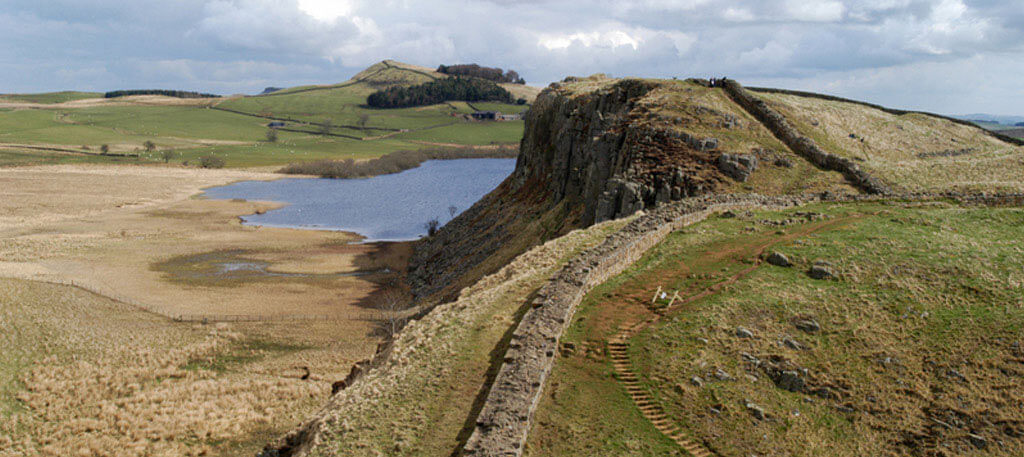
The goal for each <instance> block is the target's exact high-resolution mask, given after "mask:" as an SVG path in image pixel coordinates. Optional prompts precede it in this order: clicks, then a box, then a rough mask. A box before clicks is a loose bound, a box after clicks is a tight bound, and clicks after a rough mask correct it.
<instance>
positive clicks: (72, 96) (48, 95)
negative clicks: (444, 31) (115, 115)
mask: <svg viewBox="0 0 1024 457" xmlns="http://www.w3.org/2000/svg"><path fill="white" fill-rule="evenodd" d="M101 97H103V94H102V93H101V92H78V91H72V90H67V91H63V92H45V93H41V94H0V100H11V101H18V102H31V103H43V104H52V103H64V102H71V101H75V100H85V99H89V98H101Z"/></svg>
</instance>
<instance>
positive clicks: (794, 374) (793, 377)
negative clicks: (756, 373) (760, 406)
mask: <svg viewBox="0 0 1024 457" xmlns="http://www.w3.org/2000/svg"><path fill="white" fill-rule="evenodd" d="M775 385H777V386H779V388H780V389H785V390H788V391H790V392H803V391H804V389H805V388H806V387H807V385H806V384H805V383H804V379H803V378H801V377H800V372H799V371H783V372H782V373H781V374H779V377H778V378H776V379H775Z"/></svg>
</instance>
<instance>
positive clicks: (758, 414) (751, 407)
mask: <svg viewBox="0 0 1024 457" xmlns="http://www.w3.org/2000/svg"><path fill="white" fill-rule="evenodd" d="M745 406H746V407H747V412H749V413H750V415H751V416H754V419H757V420H759V421H763V420H765V419H767V418H768V414H767V413H765V412H764V408H762V407H760V406H757V405H755V404H753V403H751V402H749V401H748V402H746V405H745Z"/></svg>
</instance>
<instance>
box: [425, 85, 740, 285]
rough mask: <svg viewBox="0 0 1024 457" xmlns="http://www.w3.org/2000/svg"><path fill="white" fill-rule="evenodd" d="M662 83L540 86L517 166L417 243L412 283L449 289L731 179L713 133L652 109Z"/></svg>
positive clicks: (711, 115) (708, 115) (710, 114)
mask: <svg viewBox="0 0 1024 457" xmlns="http://www.w3.org/2000/svg"><path fill="white" fill-rule="evenodd" d="M665 84H666V82H664V81H648V80H639V79H623V80H605V79H584V80H577V79H572V78H570V79H568V80H567V81H566V82H564V83H556V84H553V85H551V86H550V87H548V88H547V89H545V90H544V91H543V92H542V93H541V94H540V95H539V96H538V98H537V100H536V102H535V103H534V105H533V106H532V107H531V109H530V111H529V113H528V114H527V116H526V131H525V134H524V137H523V140H522V142H521V144H520V154H519V158H518V161H517V163H516V169H515V172H514V173H513V174H512V175H511V176H510V177H509V178H508V180H506V181H505V182H504V183H503V184H502V185H501V186H500V187H499V188H498V189H496V190H495V191H494V192H492V193H491V194H490V195H488V196H487V197H485V198H484V199H482V200H481V201H480V202H478V203H477V204H476V205H474V206H473V207H472V208H470V209H469V210H467V211H466V212H465V213H463V214H462V215H460V216H459V217H458V218H456V219H455V220H453V221H451V222H450V223H448V224H447V225H446V226H445V227H443V228H442V229H441V230H440V231H439V232H438V233H437V234H436V235H435V236H434V237H432V238H430V239H427V240H424V241H422V242H421V243H419V245H418V246H417V248H416V252H415V254H414V256H413V259H412V262H411V267H410V274H409V278H410V283H411V285H412V288H413V292H414V293H415V294H416V295H417V296H418V297H421V298H423V297H428V296H436V297H438V298H446V299H450V298H453V295H452V294H454V293H455V292H457V290H458V289H459V288H461V287H464V286H465V285H468V284H471V283H472V281H474V280H476V279H478V278H480V277H482V276H483V275H485V274H488V273H491V272H493V271H495V270H497V268H500V267H501V266H502V265H504V264H505V263H507V261H508V260H510V259H511V258H512V257H514V256H515V255H516V254H518V253H520V252H523V251H525V250H526V249H528V248H529V247H530V246H532V245H534V244H538V243H541V242H544V241H545V240H547V239H550V238H552V237H555V236H558V235H561V234H563V233H565V232H566V231H568V230H570V229H573V228H577V227H584V226H589V225H591V224H593V223H596V222H601V221H605V220H609V219H615V218H620V217H625V216H628V215H631V214H633V213H635V212H637V211H639V210H642V209H646V208H652V207H654V206H656V205H657V204H660V203H664V202H668V201H671V200H679V199H681V198H685V197H690V196H696V195H703V194H707V193H712V192H715V191H717V190H720V188H721V187H723V185H724V184H725V183H727V182H730V181H731V178H729V177H727V175H726V174H725V173H724V172H723V171H722V169H720V167H719V165H718V162H719V160H718V159H719V158H720V157H721V156H722V154H723V153H722V151H720V150H719V141H718V140H717V139H715V138H711V137H708V138H703V137H700V136H699V135H694V134H690V133H687V131H685V130H681V129H679V128H678V127H679V122H678V121H679V119H678V118H672V117H668V116H663V115H660V114H656V113H655V112H654V111H655V110H656V108H657V107H658V105H657V103H655V102H653V101H652V100H650V95H651V94H653V93H654V92H655V91H657V90H658V89H659V88H662V87H663V86H664V85H665ZM669 84H671V82H670V83H669ZM704 114H705V115H706V116H705V117H706V118H714V117H715V116H716V115H718V116H724V117H726V118H728V117H730V116H729V115H727V114H724V113H717V114H716V113H715V112H714V111H713V110H708V111H707V112H706V113H704ZM715 122H719V120H715ZM747 163H749V162H747ZM730 165H735V164H733V163H731V162H730Z"/></svg>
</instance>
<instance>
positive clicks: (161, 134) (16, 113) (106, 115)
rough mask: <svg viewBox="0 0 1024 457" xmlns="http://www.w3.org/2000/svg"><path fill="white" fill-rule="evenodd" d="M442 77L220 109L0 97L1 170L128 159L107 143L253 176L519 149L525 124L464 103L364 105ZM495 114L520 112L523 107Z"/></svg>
mask: <svg viewBox="0 0 1024 457" xmlns="http://www.w3.org/2000/svg"><path fill="white" fill-rule="evenodd" d="M441 77H444V75H441V74H439V73H435V72H433V71H432V70H430V69H426V68H422V67H417V66H413V65H408V64H403V63H400V62H395V61H384V62H381V63H378V64H375V65H373V66H371V67H369V68H367V69H366V70H364V71H362V72H360V73H359V74H357V75H356V76H355V77H353V79H351V80H349V81H347V82H345V83H341V84H335V85H325V86H302V87H294V88H290V89H285V90H282V91H278V92H274V93H272V94H268V95H263V96H255V97H236V98H229V99H223V100H222V99H210V100H199V101H195V100H191V101H185V102H182V101H181V100H176V99H166V100H165V98H166V97H128V98H125V99H123V100H122V99H119V100H117V101H115V102H111V101H107V100H98V101H97V102H96V103H71V104H60V103H62V102H66V101H73V100H82V99H85V98H94V97H98V96H100V94H87V93H64V92H62V93H55V94H34V95H24V96H22V95H17V96H0V101H2V100H7V101H9V102H19V104H10V105H8V107H7V108H3V107H0V166H3V165H20V164H29V163H61V162H81V161H89V162H97V161H98V162H104V161H110V162H121V161H124V160H125V159H124V158H109V157H102V156H98V155H97V154H98V153H99V151H100V147H101V146H102V145H104V144H106V145H107V146H108V147H109V150H110V151H111V152H112V153H118V154H133V155H134V154H138V155H139V156H140V157H139V159H138V161H139V162H143V163H147V162H149V163H157V162H162V157H161V156H162V154H161V151H163V150H167V149H173V150H174V151H175V152H176V157H175V159H174V161H175V163H180V162H183V161H189V162H190V163H195V162H194V161H195V159H197V158H199V157H202V156H206V155H215V156H219V157H222V158H224V159H225V161H226V164H227V166H229V167H247V166H264V165H282V164H287V163H291V162H295V161H302V160H317V159H343V158H357V159H358V158H367V157H375V156H379V155H382V154H386V153H388V152H393V151H396V150H403V149H418V148H420V147H423V143H444V144H458V145H487V144H495V143H516V142H518V141H519V139H520V138H521V136H522V130H523V122H522V121H514V122H504V123H494V122H488V123H480V122H470V121H466V120H464V119H463V118H462V117H461V115H463V114H468V113H471V112H472V111H473V108H471V107H470V106H469V105H467V104H466V103H464V102H452V103H448V104H440V105H434V106H425V107H417V108H407V109H389V110H375V109H369V108H365V107H363V106H362V105H363V104H364V103H365V100H366V96H367V95H369V94H370V93H372V92H374V91H376V90H378V89H380V88H383V87H389V86H393V85H409V84H419V83H422V82H425V81H429V80H432V79H436V78H441ZM25 102H27V103H28V105H26V104H25ZM0 106H2V103H0ZM496 108H500V109H501V110H502V111H506V112H519V111H521V110H523V109H524V108H525V107H523V106H519V105H508V106H497V107H496ZM273 120H284V122H285V123H286V125H285V126H284V127H283V128H281V129H280V130H279V132H278V141H277V142H276V143H273V142H269V141H267V139H266V133H267V127H266V125H267V124H268V123H269V122H271V121H273ZM147 141H152V142H153V143H155V144H156V146H157V150H156V151H154V152H149V153H147V152H145V151H144V146H143V145H144V143H146V142H147ZM40 148H47V149H50V150H42V149H40Z"/></svg>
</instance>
